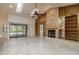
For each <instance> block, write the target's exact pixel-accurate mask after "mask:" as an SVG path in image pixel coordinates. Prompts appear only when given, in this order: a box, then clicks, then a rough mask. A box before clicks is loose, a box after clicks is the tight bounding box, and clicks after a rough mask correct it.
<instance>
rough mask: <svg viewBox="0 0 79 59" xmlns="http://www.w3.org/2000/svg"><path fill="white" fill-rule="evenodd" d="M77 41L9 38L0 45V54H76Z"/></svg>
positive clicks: (78, 52) (46, 38) (77, 48)
mask: <svg viewBox="0 0 79 59" xmlns="http://www.w3.org/2000/svg"><path fill="white" fill-rule="evenodd" d="M78 54H79V42H74V41H70V40H62V39H56V38H48V37H26V38H25V37H23V38H14V39H9V40H6V41H5V42H4V44H3V45H2V46H0V55H78Z"/></svg>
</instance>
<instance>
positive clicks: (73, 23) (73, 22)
mask: <svg viewBox="0 0 79 59" xmlns="http://www.w3.org/2000/svg"><path fill="white" fill-rule="evenodd" d="M78 38H79V33H78V15H71V16H67V17H65V39H69V40H78Z"/></svg>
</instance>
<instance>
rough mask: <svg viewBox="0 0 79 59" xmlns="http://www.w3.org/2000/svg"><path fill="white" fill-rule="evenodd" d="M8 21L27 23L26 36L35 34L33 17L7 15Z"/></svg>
mask: <svg viewBox="0 0 79 59" xmlns="http://www.w3.org/2000/svg"><path fill="white" fill-rule="evenodd" d="M8 22H10V23H19V24H27V25H28V30H27V32H28V33H27V36H35V20H34V19H32V18H27V17H21V16H16V15H8Z"/></svg>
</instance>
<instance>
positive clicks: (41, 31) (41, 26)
mask: <svg viewBox="0 0 79 59" xmlns="http://www.w3.org/2000/svg"><path fill="white" fill-rule="evenodd" d="M43 35H44V25H43V24H41V25H40V36H43Z"/></svg>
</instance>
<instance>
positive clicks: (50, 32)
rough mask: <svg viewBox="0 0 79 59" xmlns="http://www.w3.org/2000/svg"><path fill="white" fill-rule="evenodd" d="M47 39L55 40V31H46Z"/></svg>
mask: <svg viewBox="0 0 79 59" xmlns="http://www.w3.org/2000/svg"><path fill="white" fill-rule="evenodd" d="M48 37H53V38H55V30H48Z"/></svg>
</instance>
